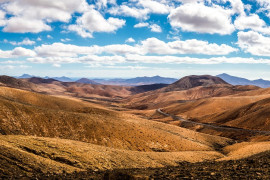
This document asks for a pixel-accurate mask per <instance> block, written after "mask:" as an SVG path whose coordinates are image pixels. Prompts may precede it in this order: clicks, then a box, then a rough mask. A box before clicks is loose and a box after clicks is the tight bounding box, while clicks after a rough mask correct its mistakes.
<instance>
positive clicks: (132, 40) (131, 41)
mask: <svg viewBox="0 0 270 180" xmlns="http://www.w3.org/2000/svg"><path fill="white" fill-rule="evenodd" d="M125 42H127V43H133V42H135V40H134V39H133V38H132V37H130V38H128V39H127V40H126V41H125Z"/></svg>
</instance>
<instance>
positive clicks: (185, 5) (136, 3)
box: [0, 0, 270, 80]
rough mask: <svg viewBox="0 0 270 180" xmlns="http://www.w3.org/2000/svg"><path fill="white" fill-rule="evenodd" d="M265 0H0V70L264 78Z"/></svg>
mask: <svg viewBox="0 0 270 180" xmlns="http://www.w3.org/2000/svg"><path fill="white" fill-rule="evenodd" d="M269 69H270V1H269V0H129V1H120V0H57V1H52V0H0V74H2V75H10V76H19V75H21V74H24V73H27V74H31V75H35V76H50V77H56V76H68V77H89V78H115V77H120V78H130V77H138V76H155V75H160V76H165V77H174V78H179V77H183V76H186V75H192V74H196V75H200V74H210V75H217V74H221V73H228V74H231V75H235V76H241V77H245V78H248V79H258V78H263V79H268V80H270V71H269Z"/></svg>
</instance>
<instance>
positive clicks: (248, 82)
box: [217, 73, 270, 88]
mask: <svg viewBox="0 0 270 180" xmlns="http://www.w3.org/2000/svg"><path fill="white" fill-rule="evenodd" d="M217 77H220V78H221V79H223V80H224V81H226V82H228V83H230V84H232V85H254V86H259V87H262V88H268V87H270V81H267V80H263V79H257V80H253V81H252V80H248V79H245V78H240V77H236V76H231V75H229V74H225V73H223V74H219V75H217Z"/></svg>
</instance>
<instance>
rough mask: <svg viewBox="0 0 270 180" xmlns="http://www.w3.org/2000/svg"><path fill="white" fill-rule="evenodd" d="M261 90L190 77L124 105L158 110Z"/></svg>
mask: <svg viewBox="0 0 270 180" xmlns="http://www.w3.org/2000/svg"><path fill="white" fill-rule="evenodd" d="M256 89H259V87H256V86H233V85H230V84H228V83H226V82H225V81H223V80H222V79H220V78H217V77H213V76H202V78H201V79H200V76H188V77H184V78H182V79H180V80H179V81H177V82H175V83H173V84H171V85H168V86H166V87H164V88H161V89H158V90H155V91H151V92H145V93H141V94H135V95H133V96H130V97H128V98H127V99H126V100H125V101H124V102H123V103H124V104H125V106H126V107H127V108H131V109H141V110H143V109H157V108H161V107H166V106H169V105H172V104H174V103H179V102H187V101H193V100H196V99H202V98H209V97H221V96H228V95H233V94H238V93H243V92H247V91H252V90H256Z"/></svg>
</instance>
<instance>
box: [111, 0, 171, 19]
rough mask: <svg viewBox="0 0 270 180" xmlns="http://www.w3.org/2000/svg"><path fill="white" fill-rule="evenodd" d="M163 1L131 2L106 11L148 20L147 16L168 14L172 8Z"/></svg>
mask: <svg viewBox="0 0 270 180" xmlns="http://www.w3.org/2000/svg"><path fill="white" fill-rule="evenodd" d="M168 2H169V1H165V0H161V1H160V0H133V1H129V2H128V3H123V4H121V5H120V6H114V7H112V8H110V9H109V10H108V12H109V13H110V14H113V15H121V16H128V17H134V18H137V19H144V20H146V19H148V18H149V14H169V12H170V10H171V9H172V8H173V7H171V6H170V5H169V3H168Z"/></svg>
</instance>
